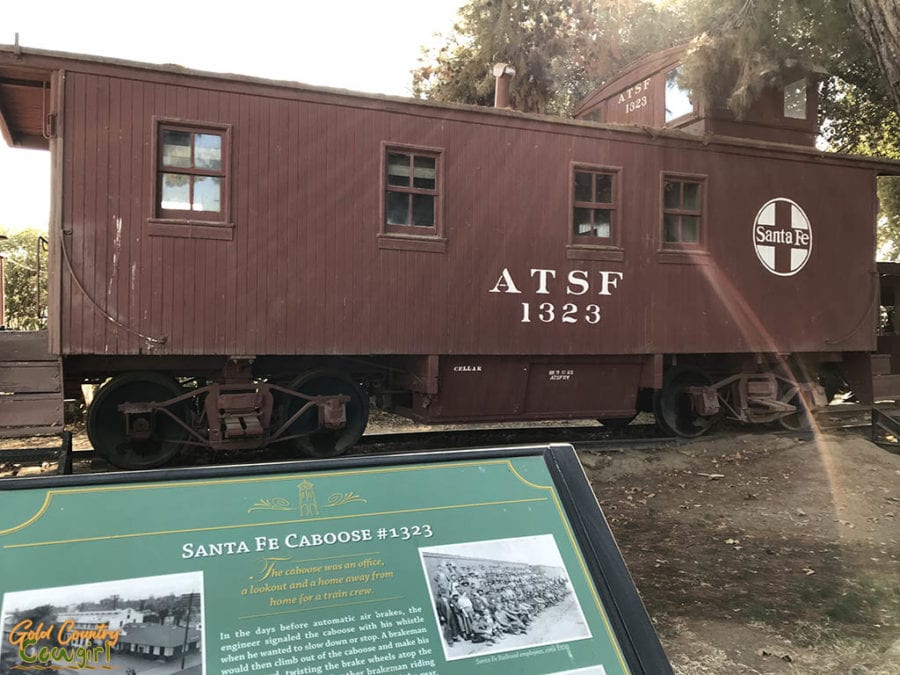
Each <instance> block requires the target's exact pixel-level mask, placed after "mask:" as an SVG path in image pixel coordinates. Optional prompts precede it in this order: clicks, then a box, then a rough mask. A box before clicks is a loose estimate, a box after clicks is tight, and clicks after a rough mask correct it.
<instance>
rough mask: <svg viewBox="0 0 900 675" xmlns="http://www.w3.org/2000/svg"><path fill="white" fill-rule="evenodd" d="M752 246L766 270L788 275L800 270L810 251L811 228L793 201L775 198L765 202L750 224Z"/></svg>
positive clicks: (783, 275)
mask: <svg viewBox="0 0 900 675" xmlns="http://www.w3.org/2000/svg"><path fill="white" fill-rule="evenodd" d="M753 246H754V247H755V249H756V256H757V257H758V258H759V261H760V262H761V263H762V264H763V267H765V268H766V269H767V270H769V271H770V272H771V273H772V274H777V275H778V276H780V277H789V276H793V275H794V274H797V272H799V271H800V270H802V269H803V266H804V265H806V263H807V261H808V260H809V256H810V254H811V253H812V227H811V226H810V224H809V218H807V217H806V213H804V211H803V209H801V208H800V206H799V205H798V204H797V203H796V202H794V201H793V200H790V199H787V198H785V197H776V198H775V199H770V200H769V201H768V202H766V203H765V204H764V205H763V207H762V208H761V209H760V210H759V213H757V214H756V220H755V221H754V223H753Z"/></svg>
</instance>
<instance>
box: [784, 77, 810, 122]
mask: <svg viewBox="0 0 900 675" xmlns="http://www.w3.org/2000/svg"><path fill="white" fill-rule="evenodd" d="M784 116H785V117H787V118H790V119H795V120H805V119H806V80H797V81H796V82H791V83H790V84H787V85H785V87H784Z"/></svg>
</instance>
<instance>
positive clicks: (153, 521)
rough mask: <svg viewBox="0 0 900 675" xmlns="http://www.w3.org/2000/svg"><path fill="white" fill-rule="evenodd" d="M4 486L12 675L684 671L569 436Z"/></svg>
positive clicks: (1, 538) (2, 659) (2, 651)
mask: <svg viewBox="0 0 900 675" xmlns="http://www.w3.org/2000/svg"><path fill="white" fill-rule="evenodd" d="M0 489H2V490H3V491H4V494H3V495H2V499H3V506H4V508H3V510H2V512H0V592H2V607H0V622H2V644H0V672H5V671H4V668H6V669H9V668H11V667H13V666H17V670H16V671H14V672H19V669H22V668H25V669H28V668H33V669H35V670H37V669H41V668H44V667H45V666H46V665H47V664H48V663H53V664H57V665H60V664H66V665H69V666H70V667H71V666H76V667H82V668H83V667H91V666H92V667H95V668H107V667H111V668H114V669H121V670H122V671H123V672H126V673H131V672H132V670H133V671H134V672H135V673H140V672H141V671H142V670H146V669H149V668H150V667H153V668H154V673H166V672H172V673H178V672H192V673H194V672H196V673H221V674H223V675H225V674H231V673H260V674H261V675H262V674H266V675H275V674H277V675H303V674H306V673H336V674H341V675H351V674H352V675H381V674H383V673H416V674H419V675H426V674H428V673H441V674H445V673H446V674H448V675H456V674H463V673H465V674H467V675H468V674H471V673H483V674H484V675H490V674H493V673H509V672H513V671H514V672H517V673H523V674H529V673H534V674H538V673H540V674H544V673H579V674H581V673H584V674H588V673H589V674H596V675H614V674H620V673H622V674H624V673H654V674H656V673H666V672H671V670H670V667H669V664H668V662H667V660H666V657H665V654H664V653H663V651H662V648H661V647H660V644H659V641H658V639H657V636H656V634H655V632H654V631H653V628H652V626H651V625H650V622H649V619H648V617H647V614H646V611H645V610H644V608H643V606H642V604H641V602H640V599H639V597H638V595H637V592H636V590H635V588H634V585H633V583H632V581H631V578H630V576H629V575H628V572H627V570H626V568H625V565H624V563H623V561H622V558H621V555H620V554H619V552H618V549H617V548H616V546H615V543H614V541H613V539H612V535H611V534H610V532H609V529H608V527H607V526H606V522H605V520H604V518H603V515H602V513H601V511H600V509H599V507H598V506H597V502H596V500H595V498H594V495H593V493H592V491H591V489H590V485H589V484H588V482H587V480H586V478H585V476H584V473H583V472H582V470H581V467H580V465H579V463H578V459H577V457H576V455H575V452H574V450H573V449H572V448H571V446H566V445H549V446H532V447H525V448H508V449H496V450H484V451H465V452H441V453H427V454H414V455H396V456H391V457H387V458H385V457H380V458H349V459H342V460H328V461H325V460H323V461H307V462H292V463H286V464H273V465H255V466H241V467H222V468H204V469H186V470H162V471H151V472H141V473H131V474H105V475H100V476H88V477H79V476H67V477H58V478H53V479H50V478H48V479H43V478H41V479H17V480H11V481H6V482H0ZM160 668H161V670H160Z"/></svg>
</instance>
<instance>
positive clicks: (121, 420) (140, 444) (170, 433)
mask: <svg viewBox="0 0 900 675" xmlns="http://www.w3.org/2000/svg"><path fill="white" fill-rule="evenodd" d="M182 393H184V392H183V391H182V389H181V387H180V386H178V383H177V382H176V381H175V380H173V379H172V378H170V377H167V376H165V375H162V374H160V373H152V372H139V373H127V374H125V375H119V376H117V377H114V378H113V379H111V380H110V381H109V382H107V383H106V384H104V385H103V386H102V387H100V391H98V392H97V395H96V396H95V397H94V400H93V402H92V403H91V407H90V410H88V419H87V433H88V438H89V439H90V441H91V445H92V446H93V447H94V450H95V451H96V452H97V453H98V454H99V455H101V456H102V457H104V458H105V459H106V460H107V461H108V462H109V463H110V464H113V465H115V466H117V467H119V468H120V469H152V468H155V467H158V466H162V465H163V464H165V463H166V462H168V461H169V460H170V459H172V457H174V456H175V454H176V453H177V452H178V450H179V449H180V448H181V445H182V441H184V439H185V437H186V436H187V432H186V431H185V430H184V429H183V428H182V427H180V426H179V425H178V424H177V423H176V422H175V420H173V419H171V418H170V417H168V416H167V415H166V414H164V413H160V412H156V413H147V414H146V415H133V416H132V420H131V424H132V429H137V430H151V433H150V436H149V438H146V439H136V438H132V437H130V436H129V435H128V433H127V431H126V427H125V415H124V413H121V412H119V405H120V404H122V403H146V402H149V401H166V400H168V399H170V398H174V397H175V396H179V395H181V394H182ZM172 412H174V413H175V414H177V415H179V416H180V417H182V419H183V418H184V416H185V414H186V412H187V404H186V403H182V404H181V405H180V406H179V407H178V409H175V410H172Z"/></svg>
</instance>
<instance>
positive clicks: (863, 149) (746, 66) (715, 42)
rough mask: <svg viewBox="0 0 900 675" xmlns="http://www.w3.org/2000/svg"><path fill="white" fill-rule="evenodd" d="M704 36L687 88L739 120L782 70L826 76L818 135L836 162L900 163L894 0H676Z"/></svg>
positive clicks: (898, 203)
mask: <svg viewBox="0 0 900 675" xmlns="http://www.w3.org/2000/svg"><path fill="white" fill-rule="evenodd" d="M678 2H680V3H681V6H682V8H683V11H684V12H685V13H686V14H687V15H689V16H691V17H692V20H693V21H694V30H695V31H696V32H697V33H698V34H701V35H702V38H701V39H699V40H698V43H697V44H698V46H697V48H696V49H695V50H694V52H693V54H692V56H691V58H690V59H689V61H688V63H687V64H686V69H685V70H686V72H685V79H686V81H687V82H686V84H687V85H688V86H690V87H691V88H692V89H693V90H694V91H695V92H696V93H697V94H698V95H699V96H700V97H701V98H702V99H703V100H704V101H705V102H706V103H707V104H711V105H727V106H728V107H729V108H730V109H731V110H732V111H733V112H734V114H735V115H736V116H738V117H740V116H741V115H743V114H744V113H745V112H746V110H747V109H748V108H749V106H750V104H751V103H752V102H753V101H754V100H755V98H756V97H757V96H758V95H759V93H760V92H761V91H762V89H763V88H764V87H765V86H767V85H772V84H783V83H781V82H779V81H778V77H779V73H780V72H782V71H783V66H786V65H791V64H796V65H799V66H803V67H805V68H807V69H809V70H813V71H816V70H818V71H824V72H825V73H827V74H828V75H830V77H826V78H825V79H824V80H823V82H822V86H821V87H820V93H821V106H820V127H821V129H822V137H823V139H824V141H825V142H826V144H827V146H828V148H829V149H830V150H833V151H837V152H847V153H852V154H861V155H871V156H880V157H887V158H895V159H900V136H898V131H900V4H898V3H897V2H896V0H678ZM879 197H880V200H881V209H882V211H881V219H880V221H879V230H878V235H879V256H880V257H882V258H887V259H895V258H897V257H898V255H900V181H898V180H897V179H896V178H883V179H881V180H880V181H879Z"/></svg>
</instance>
